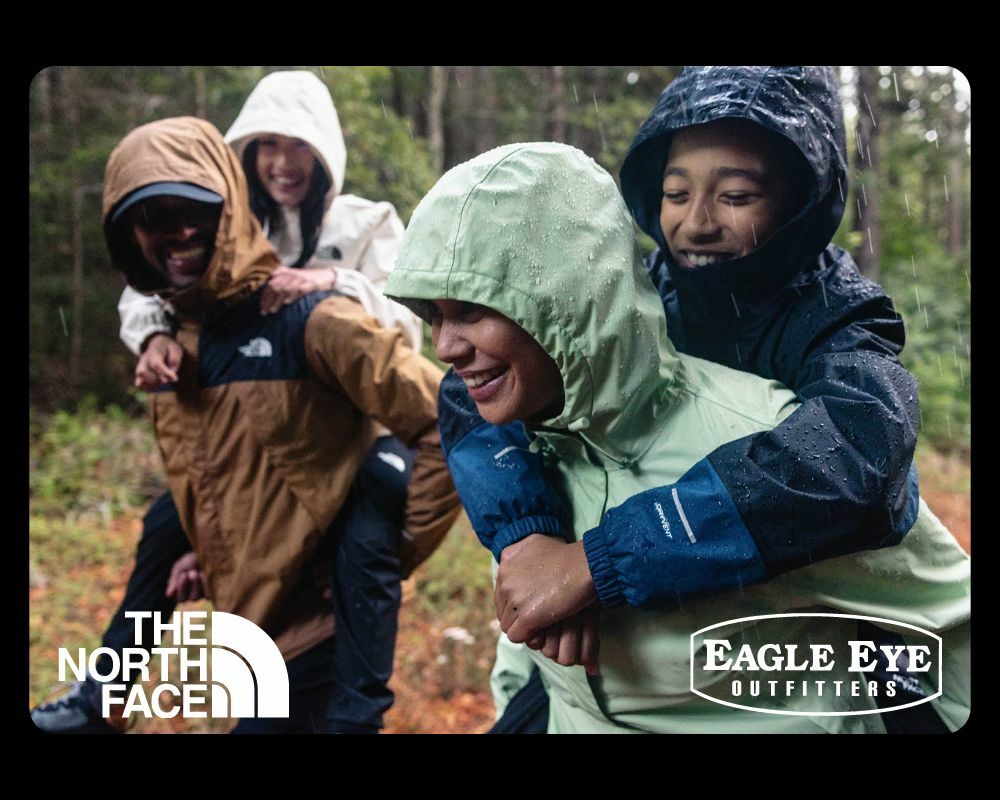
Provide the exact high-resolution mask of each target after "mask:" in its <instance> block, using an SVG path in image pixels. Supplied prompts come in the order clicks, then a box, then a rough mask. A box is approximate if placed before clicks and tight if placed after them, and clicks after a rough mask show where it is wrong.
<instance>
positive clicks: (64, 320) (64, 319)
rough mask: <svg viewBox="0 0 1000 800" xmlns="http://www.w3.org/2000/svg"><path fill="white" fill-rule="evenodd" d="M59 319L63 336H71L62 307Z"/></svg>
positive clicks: (60, 307)
mask: <svg viewBox="0 0 1000 800" xmlns="http://www.w3.org/2000/svg"><path fill="white" fill-rule="evenodd" d="M143 210H145V209H143ZM59 319H60V320H62V329H63V336H69V328H67V327H66V315H65V314H63V310H62V306H59Z"/></svg>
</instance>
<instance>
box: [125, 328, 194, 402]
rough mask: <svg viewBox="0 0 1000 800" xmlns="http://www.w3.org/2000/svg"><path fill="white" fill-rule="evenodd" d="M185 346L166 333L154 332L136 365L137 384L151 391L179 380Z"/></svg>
mask: <svg viewBox="0 0 1000 800" xmlns="http://www.w3.org/2000/svg"><path fill="white" fill-rule="evenodd" d="M183 357H184V348H182V347H181V346H180V345H179V344H178V343H177V340H176V339H174V338H173V337H172V336H168V335H167V334H165V333H154V334H153V335H152V336H151V337H149V341H148V342H147V343H146V349H145V350H143V351H142V355H141V356H139V361H138V363H136V365H135V385H136V386H137V387H138V388H140V389H142V390H143V391H146V392H149V391H152V390H153V389H157V388H159V387H160V386H162V385H163V384H165V383H175V382H176V381H177V370H179V369H180V366H181V359H182V358H183Z"/></svg>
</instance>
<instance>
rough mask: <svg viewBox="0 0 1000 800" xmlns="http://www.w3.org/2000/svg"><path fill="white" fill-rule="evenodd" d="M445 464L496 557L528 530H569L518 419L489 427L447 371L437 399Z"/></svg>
mask: <svg viewBox="0 0 1000 800" xmlns="http://www.w3.org/2000/svg"><path fill="white" fill-rule="evenodd" d="M438 416H439V419H440V426H441V444H442V447H443V448H444V452H445V455H446V457H447V459H448V467H449V469H450V470H451V474H452V478H453V479H454V481H455V486H456V488H457V489H458V495H459V497H461V498H462V505H463V506H465V511H466V513H467V514H468V515H469V521H470V522H471V523H472V528H473V530H474V531H475V532H476V536H478V537H479V541H480V542H482V543H483V546H484V547H486V548H488V549H489V550H490V552H492V553H493V557H494V558H496V559H497V561H499V560H500V554H501V553H502V552H503V549H504V548H505V547H507V546H508V545H511V544H513V543H514V542H518V541H520V540H521V539H524V538H525V537H526V536H528V535H529V534H532V533H544V534H550V535H553V536H564V535H565V532H566V531H568V530H569V526H568V525H566V524H565V521H566V519H567V517H566V511H565V504H564V502H563V501H562V499H561V498H562V494H561V492H559V491H558V490H557V487H555V486H553V485H551V483H550V479H549V478H547V476H546V472H545V469H544V464H543V462H542V456H541V455H540V454H539V453H535V452H532V450H531V447H530V444H529V441H528V437H527V435H526V434H525V432H524V426H523V425H521V423H519V422H516V423H511V424H510V425H500V426H498V425H490V424H489V423H488V422H486V421H485V420H483V418H482V417H480V416H479V413H478V412H477V411H476V404H475V403H474V402H473V400H472V398H470V397H469V392H468V391H467V390H466V388H465V383H464V382H463V381H462V379H461V378H459V377H458V376H457V375H456V374H455V372H454V370H449V371H448V374H447V375H445V378H444V380H443V381H442V383H441V394H440V398H439V401H438Z"/></svg>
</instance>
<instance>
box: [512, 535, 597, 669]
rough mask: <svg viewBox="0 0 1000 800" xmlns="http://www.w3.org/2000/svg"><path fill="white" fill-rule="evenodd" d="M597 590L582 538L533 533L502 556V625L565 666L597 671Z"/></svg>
mask: <svg viewBox="0 0 1000 800" xmlns="http://www.w3.org/2000/svg"><path fill="white" fill-rule="evenodd" d="M596 599H597V591H596V589H595V588H594V581H593V579H592V578H591V576H590V569H589V568H588V566H587V557H586V555H585V554H584V551H583V543H582V542H574V543H573V544H567V543H566V542H564V541H562V540H560V539H556V538H554V537H552V536H543V535H541V534H532V535H531V536H528V537H527V538H525V539H522V540H521V541H520V542H516V543H514V544H512V545H510V546H509V547H507V548H505V549H504V551H503V553H501V555H500V569H499V570H498V571H497V580H496V588H495V589H494V593H493V601H494V604H495V605H496V612H497V619H498V620H500V628H501V630H503V632H504V633H506V634H507V637H508V638H509V639H510V640H511V641H512V642H525V643H527V645H528V647H531V648H532V649H535V650H540V651H541V652H542V654H543V655H545V656H546V657H548V658H551V659H552V660H553V661H556V662H557V663H559V664H562V665H563V666H572V665H574V664H582V665H583V666H584V667H586V668H587V671H588V672H590V673H591V674H596V673H597V655H598V648H599V646H600V642H599V639H598V635H597V616H598V614H597V604H596V602H595V601H596Z"/></svg>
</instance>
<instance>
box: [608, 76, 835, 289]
mask: <svg viewBox="0 0 1000 800" xmlns="http://www.w3.org/2000/svg"><path fill="white" fill-rule="evenodd" d="M723 118H733V119H744V120H748V121H750V122H753V123H755V124H757V125H760V126H761V127H762V128H764V129H765V130H767V131H770V132H772V133H774V134H777V135H778V136H780V137H781V139H782V140H783V141H784V142H786V143H787V144H788V146H789V147H790V149H791V151H792V152H793V153H795V154H797V157H801V165H802V172H803V174H805V175H808V176H809V178H810V179H811V181H812V185H811V186H810V187H809V192H808V199H807V201H806V203H805V205H804V207H803V208H802V209H801V210H800V211H799V212H798V213H797V214H796V215H794V216H793V217H792V219H791V220H789V221H788V222H786V223H785V225H784V226H782V227H781V228H780V229H779V230H778V231H777V232H776V233H775V234H774V235H773V236H772V237H771V238H770V239H769V240H768V241H767V242H765V243H764V244H763V245H761V246H760V247H759V248H757V249H756V250H755V251H754V252H753V253H750V254H748V255H746V256H744V257H742V258H737V259H733V260H732V261H727V262H723V263H721V264H713V265H708V266H706V267H698V268H696V269H681V268H678V267H676V265H675V264H674V263H673V260H672V258H671V256H670V253H669V250H668V249H667V247H666V243H665V242H664V239H663V233H662V231H661V230H660V203H661V201H662V198H663V170H664V168H665V166H666V159H667V150H668V148H669V146H670V140H671V137H672V136H673V134H674V133H675V132H676V131H678V130H681V129H682V128H687V127H691V126H693V125H703V124H705V123H707V122H713V121H714V120H718V119H723ZM621 184H622V194H623V195H624V197H625V202H626V203H627V205H628V207H629V208H630V209H631V211H632V213H633V215H634V216H635V219H636V222H638V224H639V227H640V228H642V230H644V231H645V232H646V233H648V234H649V235H650V236H651V237H653V239H654V240H655V241H656V242H657V243H658V244H659V245H660V248H661V250H662V251H663V257H664V258H665V259H666V260H667V262H668V265H669V266H670V268H671V275H672V276H673V278H674V280H675V281H677V287H678V291H679V292H681V293H682V294H683V293H685V292H690V293H703V294H704V295H706V296H707V297H709V298H711V297H713V296H714V295H719V297H720V300H721V301H723V302H730V298H729V293H730V292H735V293H738V294H750V295H753V294H756V293H760V292H766V291H770V290H773V289H775V288H777V287H780V286H783V285H785V284H786V283H788V281H789V280H790V279H791V278H792V277H793V276H794V275H795V274H796V273H798V272H800V271H801V270H803V269H804V268H805V267H806V266H807V265H808V264H810V262H814V261H815V258H816V257H817V256H818V255H819V253H820V252H821V251H822V250H823V249H824V248H825V247H826V245H827V244H829V242H830V239H831V238H832V236H833V234H834V233H835V232H836V230H837V226H838V225H839V224H840V220H841V218H842V217H843V214H844V198H846V197H847V155H846V143H845V137H844V114H843V111H842V109H841V104H840V95H839V91H838V83H837V76H836V74H835V73H834V71H833V69H832V68H830V67H686V68H685V69H684V70H683V71H682V72H681V74H680V75H679V76H678V77H677V79H676V80H675V81H673V82H672V83H671V84H670V85H669V86H667V88H666V89H664V90H663V93H662V94H661V95H660V98H659V100H658V101H657V103H656V106H655V107H654V108H653V110H652V112H651V113H650V115H649V117H648V118H647V119H646V121H645V122H644V123H643V124H642V126H641V127H640V128H639V132H638V134H636V137H635V140H634V141H633V142H632V145H631V147H630V148H629V152H628V155H627V156H626V157H625V161H624V162H623V163H622V168H621Z"/></svg>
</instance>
